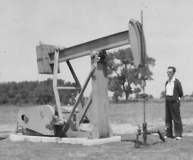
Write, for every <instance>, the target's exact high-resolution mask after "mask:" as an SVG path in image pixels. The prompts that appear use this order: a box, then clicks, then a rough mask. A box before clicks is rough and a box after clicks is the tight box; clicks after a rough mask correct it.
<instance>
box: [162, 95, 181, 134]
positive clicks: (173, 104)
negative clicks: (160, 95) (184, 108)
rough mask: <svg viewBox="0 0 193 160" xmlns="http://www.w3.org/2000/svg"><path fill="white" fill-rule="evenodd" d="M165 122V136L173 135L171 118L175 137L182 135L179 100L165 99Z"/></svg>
mask: <svg viewBox="0 0 193 160" xmlns="http://www.w3.org/2000/svg"><path fill="white" fill-rule="evenodd" d="M165 114H166V115H165V116H166V117H165V123H166V126H167V127H168V129H167V136H168V137H173V132H172V128H173V127H172V120H173V122H174V130H175V136H176V137H182V131H183V128H182V120H181V116H180V102H177V101H176V100H167V99H166V112H165Z"/></svg>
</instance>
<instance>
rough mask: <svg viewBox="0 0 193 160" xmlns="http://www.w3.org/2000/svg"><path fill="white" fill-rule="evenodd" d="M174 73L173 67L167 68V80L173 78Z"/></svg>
mask: <svg viewBox="0 0 193 160" xmlns="http://www.w3.org/2000/svg"><path fill="white" fill-rule="evenodd" d="M175 72H176V68H175V67H168V70H167V74H168V77H169V79H171V78H172V77H173V76H174V74H175Z"/></svg>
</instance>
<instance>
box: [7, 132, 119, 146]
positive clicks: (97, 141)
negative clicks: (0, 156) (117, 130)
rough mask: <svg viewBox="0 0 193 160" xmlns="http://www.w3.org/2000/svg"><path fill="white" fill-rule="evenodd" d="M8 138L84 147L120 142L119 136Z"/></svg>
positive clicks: (24, 136) (16, 136)
mask: <svg viewBox="0 0 193 160" xmlns="http://www.w3.org/2000/svg"><path fill="white" fill-rule="evenodd" d="M9 138H10V140H12V141H30V142H57V143H68V144H82V145H85V146H91V145H99V144H104V143H111V142H120V141H121V136H113V137H110V138H103V139H87V138H59V137H41V136H26V135H18V134H11V135H10V137H9Z"/></svg>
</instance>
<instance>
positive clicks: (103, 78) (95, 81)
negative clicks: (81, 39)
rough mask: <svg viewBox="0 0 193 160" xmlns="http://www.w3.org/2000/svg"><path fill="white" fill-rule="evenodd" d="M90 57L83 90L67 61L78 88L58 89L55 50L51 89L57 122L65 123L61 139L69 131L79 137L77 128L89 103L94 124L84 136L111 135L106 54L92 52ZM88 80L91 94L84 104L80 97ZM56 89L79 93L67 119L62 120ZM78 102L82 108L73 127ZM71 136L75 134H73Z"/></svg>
mask: <svg viewBox="0 0 193 160" xmlns="http://www.w3.org/2000/svg"><path fill="white" fill-rule="evenodd" d="M90 55H91V66H92V69H91V71H90V73H89V75H88V77H87V79H86V82H85V84H84V86H83V88H81V86H80V83H79V81H78V78H77V76H76V74H75V72H74V70H73V68H72V66H71V64H70V62H69V61H67V65H68V67H69V69H70V71H71V73H72V75H73V77H74V79H75V81H76V84H77V85H78V87H59V86H57V74H58V68H59V62H58V56H59V49H56V50H55V59H54V79H53V89H54V95H55V99H56V104H57V110H58V116H59V120H60V121H65V123H64V124H63V127H62V129H61V134H60V136H62V137H63V136H69V134H67V132H68V130H69V129H71V130H74V131H77V135H80V131H79V126H80V124H81V123H82V120H83V118H84V116H85V115H86V112H87V111H88V108H89V107H90V105H91V102H92V115H93V119H94V124H93V127H92V129H91V131H90V134H88V133H86V134H85V135H86V136H88V137H87V138H91V139H100V138H107V137H111V136H112V135H113V132H112V130H111V128H110V125H109V119H108V79H107V64H106V60H105V58H106V52H105V51H102V52H93V51H92V52H91V54H90ZM90 79H92V92H91V95H90V96H89V98H88V99H87V101H86V102H85V103H84V102H83V100H82V99H83V98H82V97H83V93H84V91H85V89H86V87H87V84H88V82H89V80H90ZM58 89H65V90H69V89H75V90H79V91H80V93H79V96H78V99H77V102H76V103H75V105H74V107H73V109H72V111H71V113H70V116H69V118H68V119H63V115H62V110H61V103H60V97H59V92H58ZM79 102H81V103H82V106H83V108H82V109H81V110H80V113H79V115H78V117H79V118H77V121H76V126H75V124H73V122H72V117H73V115H74V113H75V110H76V108H77V106H78V103H79ZM71 126H73V127H71ZM74 127H75V128H74ZM73 134H75V133H74V132H73Z"/></svg>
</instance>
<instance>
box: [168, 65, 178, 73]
mask: <svg viewBox="0 0 193 160" xmlns="http://www.w3.org/2000/svg"><path fill="white" fill-rule="evenodd" d="M168 69H172V70H173V73H175V72H176V68H175V67H171V66H170V67H168Z"/></svg>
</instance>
